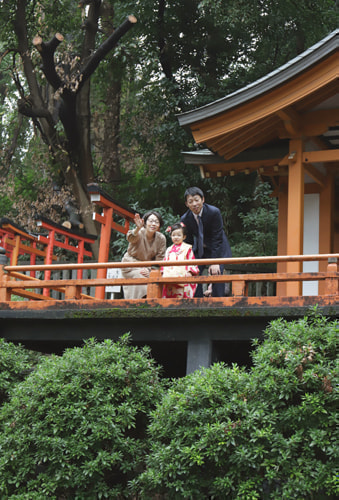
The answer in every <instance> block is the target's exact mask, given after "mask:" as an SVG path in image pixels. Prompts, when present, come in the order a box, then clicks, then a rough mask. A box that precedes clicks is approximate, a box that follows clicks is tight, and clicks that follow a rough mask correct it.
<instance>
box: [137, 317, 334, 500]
mask: <svg viewBox="0 0 339 500" xmlns="http://www.w3.org/2000/svg"><path fill="white" fill-rule="evenodd" d="M337 336H338V323H337V322H336V321H333V322H332V323H331V322H328V321H326V319H325V318H323V317H318V316H315V317H313V318H312V317H311V318H304V319H300V320H297V321H293V322H291V323H289V322H287V321H285V320H277V321H274V322H272V323H271V325H270V326H269V328H268V329H267V330H266V332H265V341H264V342H263V343H262V345H260V346H259V345H258V346H257V348H256V350H255V351H254V354H253V363H254V366H253V368H252V369H251V371H250V372H249V373H247V372H245V371H243V370H242V369H240V368H239V367H237V366H233V367H232V368H229V367H226V366H224V365H222V364H215V365H214V366H212V367H211V368H209V369H203V370H201V371H197V372H195V373H193V374H192V375H189V376H187V377H186V378H185V379H182V380H179V381H177V382H176V383H175V384H173V386H172V387H171V388H170V390H169V391H168V392H167V393H166V395H165V396H164V398H163V400H162V401H161V403H160V404H158V405H157V408H156V409H155V411H154V412H153V414H152V422H151V424H150V426H149V433H150V437H151V441H152V449H151V452H150V454H149V456H148V459H147V469H146V470H145V471H144V472H143V473H142V474H141V475H140V477H139V478H138V484H139V487H140V488H141V490H142V492H143V495H144V497H145V498H152V495H154V494H155V493H162V494H165V495H166V498H169V499H172V498H173V499H176V498H195V499H203V498H215V499H224V498H227V499H237V500H240V499H245V498H246V499H252V498H253V499H256V498H258V499H266V498H267V499H268V498H269V499H271V498H272V499H281V498H284V500H285V499H286V500H295V499H314V498H317V499H322V498H334V497H335V495H336V494H337V493H338V483H337V480H336V474H335V469H336V463H337V459H338V452H337V439H338V433H337V430H336V423H337V422H336V418H337V417H336V394H335V388H336V386H337V383H338V366H337V361H336V351H335V347H336V339H337Z"/></svg>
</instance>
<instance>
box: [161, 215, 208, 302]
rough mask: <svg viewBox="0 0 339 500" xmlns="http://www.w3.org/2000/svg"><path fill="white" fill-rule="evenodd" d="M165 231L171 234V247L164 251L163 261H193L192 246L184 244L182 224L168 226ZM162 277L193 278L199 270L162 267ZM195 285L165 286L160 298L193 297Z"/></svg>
mask: <svg viewBox="0 0 339 500" xmlns="http://www.w3.org/2000/svg"><path fill="white" fill-rule="evenodd" d="M166 231H169V232H170V233H171V239H172V242H173V245H171V246H170V247H169V248H167V250H166V254H165V258H164V260H167V261H176V260H192V259H194V254H193V251H192V245H188V244H187V243H185V242H184V239H185V238H186V226H185V224H184V223H183V222H177V223H175V224H173V226H169V227H168V228H167V229H166ZM161 272H162V275H163V276H167V277H169V276H171V277H172V276H183V277H185V276H195V275H197V274H199V268H198V266H195V265H193V266H192V265H187V266H163V267H162V268H161ZM196 287H197V285H196V284H194V283H184V282H183V283H182V284H181V283H180V284H173V285H172V284H171V285H165V286H164V288H163V292H162V296H163V297H165V298H180V299H188V298H191V297H193V296H194V292H195V289H196Z"/></svg>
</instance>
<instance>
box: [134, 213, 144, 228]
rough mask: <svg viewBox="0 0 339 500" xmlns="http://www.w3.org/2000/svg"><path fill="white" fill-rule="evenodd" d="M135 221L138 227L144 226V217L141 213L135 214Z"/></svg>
mask: <svg viewBox="0 0 339 500" xmlns="http://www.w3.org/2000/svg"><path fill="white" fill-rule="evenodd" d="M134 223H135V225H136V226H137V228H138V229H141V228H142V227H144V219H142V218H141V217H140V215H139V214H135V217H134Z"/></svg>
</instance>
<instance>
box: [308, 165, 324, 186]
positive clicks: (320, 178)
mask: <svg viewBox="0 0 339 500" xmlns="http://www.w3.org/2000/svg"><path fill="white" fill-rule="evenodd" d="M304 171H305V173H307V174H308V175H309V176H310V177H311V178H312V179H313V180H314V181H315V182H316V183H317V184H319V185H320V186H321V187H324V186H325V176H324V175H323V174H322V173H321V172H319V170H317V169H316V168H315V166H314V165H310V164H307V165H305V166H304Z"/></svg>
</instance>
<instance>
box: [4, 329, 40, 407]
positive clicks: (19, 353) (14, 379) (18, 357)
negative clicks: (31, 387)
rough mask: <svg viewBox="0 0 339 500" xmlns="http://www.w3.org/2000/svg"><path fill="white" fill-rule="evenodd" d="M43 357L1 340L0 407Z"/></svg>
mask: <svg viewBox="0 0 339 500" xmlns="http://www.w3.org/2000/svg"><path fill="white" fill-rule="evenodd" d="M41 356H42V355H41V354H40V353H35V352H34V351H29V350H28V349H25V347H23V346H22V345H20V344H19V345H16V344H13V343H12V342H6V341H5V340H4V339H3V338H0V405H2V404H3V402H4V401H7V400H8V398H9V394H10V392H11V390H12V388H14V387H15V385H16V384H17V383H18V382H21V381H22V380H24V379H25V377H27V375H28V374H29V373H30V372H31V371H32V370H33V369H34V367H35V365H36V364H37V363H38V361H39V359H40V358H41Z"/></svg>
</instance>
